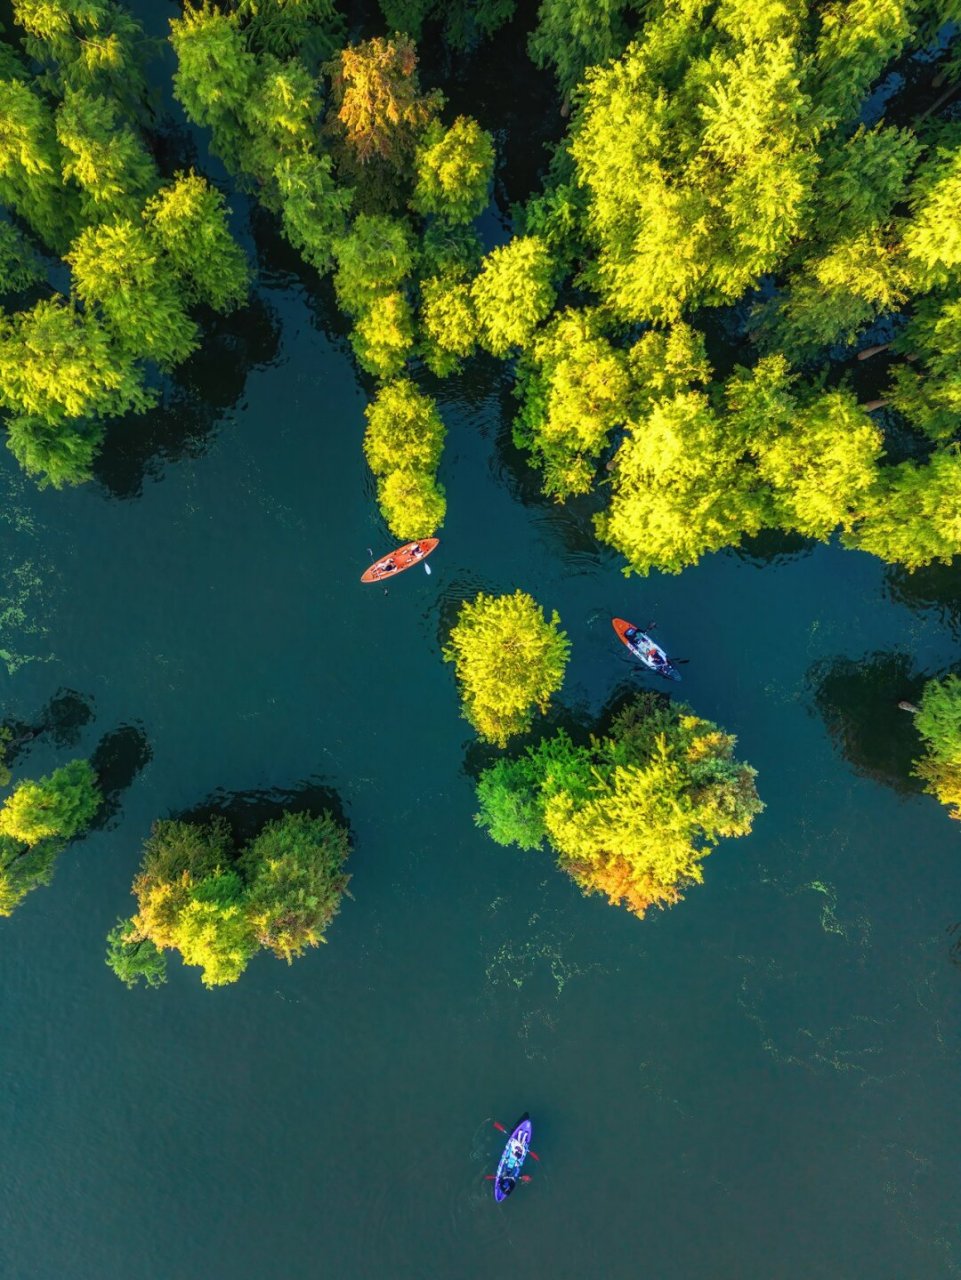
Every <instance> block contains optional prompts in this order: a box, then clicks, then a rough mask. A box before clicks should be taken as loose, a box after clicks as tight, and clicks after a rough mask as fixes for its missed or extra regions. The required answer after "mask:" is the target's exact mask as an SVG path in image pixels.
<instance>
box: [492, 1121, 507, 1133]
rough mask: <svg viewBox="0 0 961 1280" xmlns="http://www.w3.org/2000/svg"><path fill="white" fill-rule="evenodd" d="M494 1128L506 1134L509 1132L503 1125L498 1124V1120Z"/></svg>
mask: <svg viewBox="0 0 961 1280" xmlns="http://www.w3.org/2000/svg"><path fill="white" fill-rule="evenodd" d="M494 1128H495V1129H500V1131H501V1133H506V1132H507V1130H506V1129H505V1128H504V1126H503V1125H502V1124H498V1123H497V1121H496V1120H495V1121H494Z"/></svg>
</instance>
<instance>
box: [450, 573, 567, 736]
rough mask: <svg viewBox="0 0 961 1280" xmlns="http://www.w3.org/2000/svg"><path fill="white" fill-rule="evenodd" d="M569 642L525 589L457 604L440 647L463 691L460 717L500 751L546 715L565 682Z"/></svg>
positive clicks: (556, 620) (557, 620)
mask: <svg viewBox="0 0 961 1280" xmlns="http://www.w3.org/2000/svg"><path fill="white" fill-rule="evenodd" d="M569 654H570V643H569V641H568V639H567V636H566V635H565V633H564V632H563V631H561V630H560V618H559V617H558V615H557V614H556V613H552V614H551V616H550V618H547V617H546V616H545V614H544V611H543V610H542V609H541V608H540V606H539V605H538V604H537V602H536V601H535V600H534V599H533V598H532V597H531V596H529V595H527V594H525V593H524V592H523V591H515V592H514V594H513V595H509V596H488V595H485V594H484V593H483V592H481V593H480V595H478V596H476V597H475V598H474V599H473V600H466V601H465V602H464V603H463V605H461V608H460V612H459V614H458V616H457V623H456V625H455V626H454V628H453V630H452V631H451V633H450V638H449V640H448V642H447V646H446V647H445V649H444V660H445V661H446V662H453V664H454V671H455V674H456V676H457V681H458V684H459V685H460V689H461V699H462V701H463V714H464V718H465V719H466V720H468V721H469V722H470V723H471V724H472V725H473V727H474V728H475V729H476V730H477V732H478V733H479V734H480V736H481V737H482V738H484V739H485V740H486V741H488V742H493V743H495V744H496V745H497V746H499V747H503V746H505V745H506V744H507V741H508V739H509V738H511V737H513V736H514V735H515V734H518V733H525V732H526V731H527V730H528V729H529V728H530V727H531V725H532V724H533V722H534V712H535V710H536V711H540V712H541V714H542V715H543V714H544V713H546V711H547V708H548V704H549V702H550V699H551V696H552V695H553V694H554V693H556V692H557V690H558V689H559V688H560V687H561V684H562V683H563V681H564V669H565V667H566V666H567V660H568V657H569Z"/></svg>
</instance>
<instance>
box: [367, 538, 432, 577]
mask: <svg viewBox="0 0 961 1280" xmlns="http://www.w3.org/2000/svg"><path fill="white" fill-rule="evenodd" d="M439 542H440V538H421V539H420V541H418V542H405V543H404V545H403V546H402V547H398V548H397V550H396V551H392V552H391V553H390V555H388V556H382V557H381V558H380V559H379V560H375V561H374V563H373V564H372V565H371V566H370V568H369V569H367V570H365V571H364V573H362V574H361V576H360V580H361V582H384V581H385V579H387V578H392V577H393V576H394V574H395V573H403V572H404V570H405V569H410V568H412V566H413V565H415V564H420V562H421V561H422V560H426V559H427V557H428V556H429V555H430V553H431V552H432V551H433V550H434V548H435V547H436V546H437V545H438V543H439Z"/></svg>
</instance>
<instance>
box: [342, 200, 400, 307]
mask: <svg viewBox="0 0 961 1280" xmlns="http://www.w3.org/2000/svg"><path fill="white" fill-rule="evenodd" d="M333 251H334V257H335V259H336V262H337V270H336V272H335V273H334V289H335V291H336V293H337V301H338V302H339V303H340V305H341V307H343V309H344V310H345V311H346V312H347V313H348V314H349V315H355V316H356V315H361V314H363V313H364V312H365V311H369V310H370V309H371V308H372V307H373V306H374V305H375V304H376V303H377V302H379V301H380V300H381V299H382V298H384V297H386V295H387V294H389V293H393V292H395V291H396V290H397V289H398V287H399V286H400V285H401V284H402V282H403V281H404V279H405V277H406V276H408V275H409V274H410V272H411V270H412V268H413V265H414V248H413V245H412V244H411V239H410V234H409V232H408V230H407V228H406V227H405V225H404V224H403V223H402V222H399V221H397V220H396V219H395V218H388V217H386V216H384V215H380V214H366V213H361V214H359V215H358V216H357V217H356V218H355V219H354V223H353V226H352V227H351V229H350V231H349V232H348V234H347V235H346V236H344V237H342V238H341V239H339V240H337V241H335V243H334V246H333Z"/></svg>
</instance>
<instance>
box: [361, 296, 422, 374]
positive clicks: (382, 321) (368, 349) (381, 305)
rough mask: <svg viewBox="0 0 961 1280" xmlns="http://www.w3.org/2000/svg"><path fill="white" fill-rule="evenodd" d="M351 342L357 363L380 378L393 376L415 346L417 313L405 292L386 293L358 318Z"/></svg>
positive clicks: (399, 369) (400, 368)
mask: <svg viewBox="0 0 961 1280" xmlns="http://www.w3.org/2000/svg"><path fill="white" fill-rule="evenodd" d="M350 344H351V346H352V347H353V348H354V353H355V355H356V356H357V360H358V363H359V364H360V365H361V367H362V368H364V369H366V370H367V372H368V373H372V374H374V376H375V377H377V378H393V377H395V376H396V375H397V374H398V373H400V371H401V370H402V369H403V367H404V365H405V364H406V363H407V356H408V354H409V352H410V350H411V348H412V347H413V345H414V316H413V312H412V311H411V307H410V303H409V302H408V301H407V299H406V298H405V297H404V295H403V294H402V293H387V294H384V296H383V297H381V298H378V299H377V301H376V302H375V303H374V304H373V305H372V306H371V307H370V308H369V310H367V311H363V312H361V313H360V315H359V316H358V318H357V321H356V323H355V325H354V329H353V332H352V333H351V335H350Z"/></svg>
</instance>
